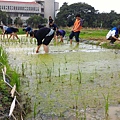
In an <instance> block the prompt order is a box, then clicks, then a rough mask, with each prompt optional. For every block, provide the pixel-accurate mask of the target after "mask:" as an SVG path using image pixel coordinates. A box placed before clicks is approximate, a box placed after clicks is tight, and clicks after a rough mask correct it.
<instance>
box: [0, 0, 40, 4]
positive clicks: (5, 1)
mask: <svg viewBox="0 0 120 120" xmlns="http://www.w3.org/2000/svg"><path fill="white" fill-rule="evenodd" d="M0 2H4V3H12V4H38V3H36V2H35V1H33V2H22V1H7V0H0Z"/></svg>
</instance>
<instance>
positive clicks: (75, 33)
mask: <svg viewBox="0 0 120 120" xmlns="http://www.w3.org/2000/svg"><path fill="white" fill-rule="evenodd" d="M79 34H80V31H78V32H73V31H72V32H71V33H70V35H69V39H72V38H73V37H74V36H75V40H76V42H79Z"/></svg>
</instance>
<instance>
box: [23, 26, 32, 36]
mask: <svg viewBox="0 0 120 120" xmlns="http://www.w3.org/2000/svg"><path fill="white" fill-rule="evenodd" d="M23 31H25V32H26V37H28V34H29V33H30V31H32V28H31V27H29V26H28V27H25V28H23Z"/></svg>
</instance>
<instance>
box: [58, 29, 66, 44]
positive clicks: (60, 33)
mask: <svg viewBox="0 0 120 120" xmlns="http://www.w3.org/2000/svg"><path fill="white" fill-rule="evenodd" d="M65 34H66V32H65V31H64V30H57V31H56V43H57V42H58V36H60V42H63V38H64V36H65Z"/></svg>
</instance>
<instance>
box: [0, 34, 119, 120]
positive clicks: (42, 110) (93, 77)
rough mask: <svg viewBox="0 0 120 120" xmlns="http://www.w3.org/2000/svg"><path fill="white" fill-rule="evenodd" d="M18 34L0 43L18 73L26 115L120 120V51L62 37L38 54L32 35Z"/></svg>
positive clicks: (38, 119) (30, 119) (32, 119)
mask: <svg viewBox="0 0 120 120" xmlns="http://www.w3.org/2000/svg"><path fill="white" fill-rule="evenodd" d="M19 37H20V40H9V41H8V40H7V39H4V40H1V41H0V44H1V46H2V47H3V48H4V50H5V51H6V53H7V55H8V58H9V64H10V66H11V67H12V68H14V69H15V70H16V71H17V72H18V73H19V74H20V76H21V77H20V81H21V83H20V84H21V87H20V94H21V99H22V104H23V106H24V108H25V110H26V112H27V115H26V116H25V120H119V119H120V62H119V60H120V50H116V49H105V48H102V47H101V46H99V45H97V46H96V45H90V44H85V43H84V42H80V44H79V45H76V43H75V42H73V44H72V45H70V44H69V41H68V39H67V38H65V40H64V43H59V44H57V45H56V44H55V43H54V40H52V42H51V43H50V45H49V51H50V52H49V53H48V54H45V53H44V51H43V47H41V48H40V52H39V53H38V54H36V53H35V50H36V40H35V39H31V38H29V37H28V38H27V37H26V36H25V35H21V36H19Z"/></svg>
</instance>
